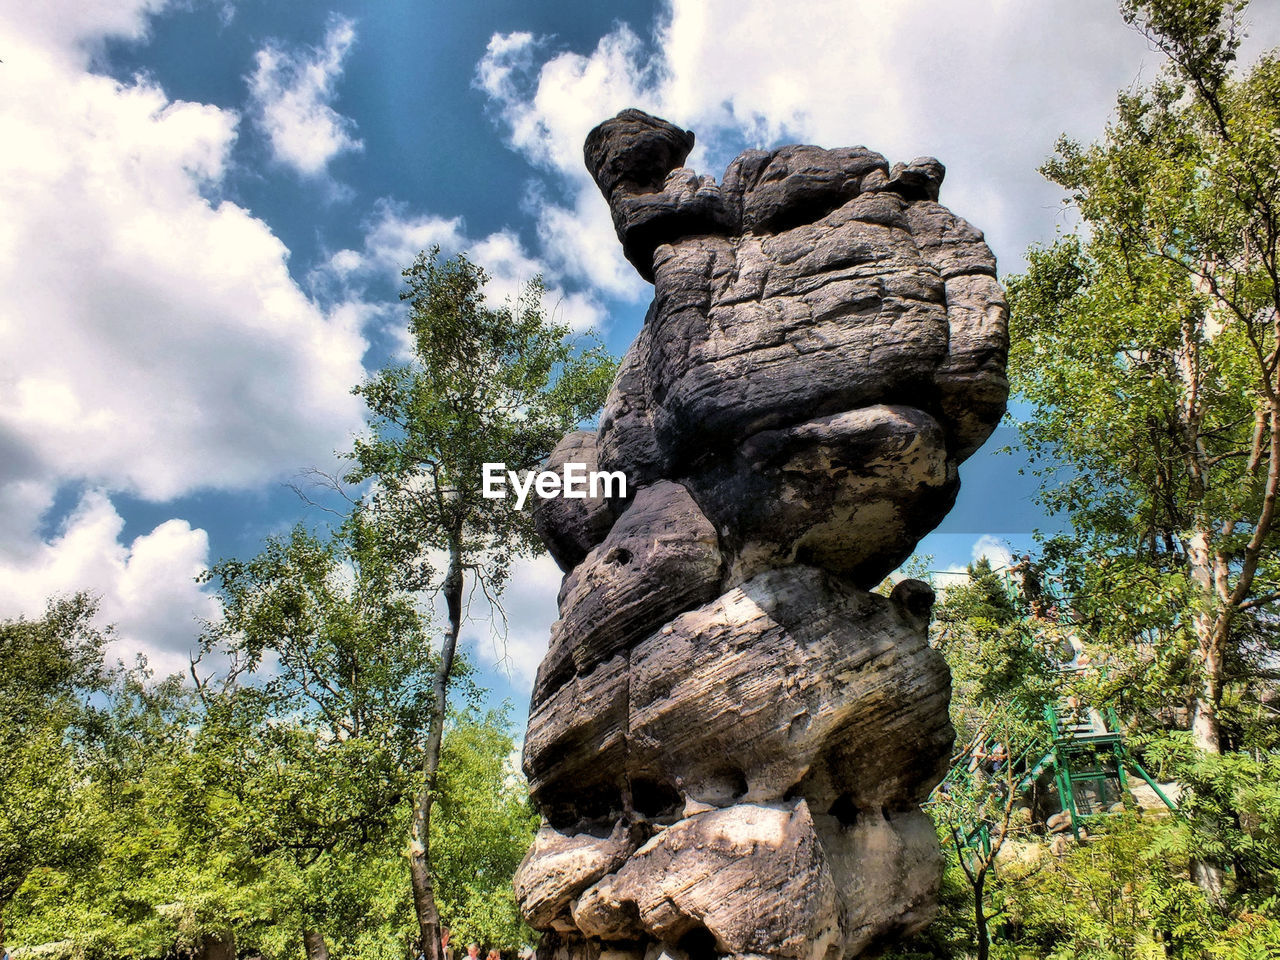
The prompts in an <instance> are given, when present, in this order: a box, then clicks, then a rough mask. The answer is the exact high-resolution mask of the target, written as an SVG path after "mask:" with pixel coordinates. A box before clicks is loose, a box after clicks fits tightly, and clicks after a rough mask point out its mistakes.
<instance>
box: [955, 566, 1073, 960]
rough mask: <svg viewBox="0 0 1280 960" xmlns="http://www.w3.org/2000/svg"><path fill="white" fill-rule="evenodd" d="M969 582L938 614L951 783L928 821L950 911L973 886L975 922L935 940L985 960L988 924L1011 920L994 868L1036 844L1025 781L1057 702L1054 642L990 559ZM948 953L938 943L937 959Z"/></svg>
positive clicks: (972, 570)
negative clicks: (1012, 852) (952, 744)
mask: <svg viewBox="0 0 1280 960" xmlns="http://www.w3.org/2000/svg"><path fill="white" fill-rule="evenodd" d="M967 573H968V576H967V579H966V580H965V582H963V583H961V584H957V585H953V586H950V587H948V588H947V589H946V590H945V592H944V594H943V599H942V602H941V603H939V604H938V605H937V607H936V608H935V609H934V621H933V642H934V644H935V646H936V647H937V648H938V649H939V650H940V651H941V652H942V654H943V656H944V657H946V659H947V664H948V666H950V668H951V678H952V697H951V722H952V725H953V726H954V727H955V728H956V752H955V756H954V758H953V774H952V775H951V776H949V777H948V778H947V780H946V781H945V782H944V784H943V785H942V787H941V788H940V789H939V790H937V791H935V794H934V797H933V798H932V800H931V803H930V813H931V814H932V816H933V818H934V821H935V823H936V824H937V825H938V827H939V833H940V835H941V837H942V839H943V845H944V848H945V849H946V850H947V855H948V858H949V871H948V876H949V886H948V889H951V890H952V895H951V896H950V898H949V901H948V902H949V904H950V906H951V907H952V908H953V909H954V908H957V907H959V906H960V899H961V898H958V897H957V896H956V895H955V893H954V891H955V889H956V888H957V887H958V886H959V885H960V884H961V883H962V882H964V881H967V885H968V888H969V896H968V897H967V898H963V900H964V901H967V902H966V903H965V904H964V906H965V909H967V910H968V911H969V914H970V917H971V920H970V922H957V919H956V918H955V917H954V915H953V917H952V919H951V921H950V922H949V923H944V924H943V925H942V926H941V927H940V928H939V930H938V931H937V932H935V933H933V934H931V935H930V936H932V937H935V938H936V937H938V936H940V935H942V936H946V935H948V933H949V936H950V938H951V939H950V944H949V945H950V946H951V947H953V948H954V947H955V945H956V943H955V940H954V938H955V937H956V936H957V935H961V936H967V937H968V938H969V939H968V942H969V943H971V944H972V945H973V946H974V949H975V951H976V952H975V955H976V956H977V957H978V958H979V960H986V958H987V957H988V956H989V953H990V948H991V932H990V921H991V919H992V917H993V916H994V917H999V916H1001V915H1002V914H1003V913H1004V907H1003V904H1002V901H1003V888H1002V884H1000V883H999V882H997V880H996V876H995V874H996V869H995V868H996V862H997V859H998V858H999V857H1000V856H1001V853H1002V851H1004V850H1005V847H1006V844H1007V843H1009V842H1011V841H1015V840H1018V839H1020V838H1024V837H1026V836H1027V835H1028V832H1029V830H1030V828H1031V827H1032V824H1031V811H1030V809H1029V808H1028V807H1027V799H1026V797H1025V795H1024V791H1023V790H1022V789H1020V786H1021V781H1022V779H1023V776H1024V774H1025V773H1026V770H1027V768H1028V766H1029V765H1032V764H1034V763H1035V762H1036V761H1037V760H1038V759H1039V757H1040V755H1041V753H1043V751H1044V749H1045V745H1046V744H1045V737H1044V729H1043V722H1042V719H1041V714H1042V710H1043V707H1044V704H1045V702H1046V700H1048V699H1051V698H1052V696H1053V693H1054V678H1053V670H1052V661H1051V659H1050V656H1049V655H1048V653H1047V652H1046V649H1045V647H1046V643H1045V639H1044V637H1043V636H1041V635H1040V634H1039V633H1038V631H1037V627H1038V626H1040V625H1041V624H1040V622H1039V621H1033V620H1030V619H1029V618H1028V617H1027V616H1026V611H1025V609H1024V605H1023V603H1022V601H1021V598H1020V597H1019V596H1018V595H1017V593H1016V592H1015V591H1014V590H1013V589H1012V583H1010V582H1007V581H1006V580H1005V579H1003V578H1002V577H1001V576H1000V575H999V574H997V573H996V572H995V571H994V570H992V568H991V564H990V561H989V560H987V559H986V558H985V557H983V558H981V559H979V560H978V561H977V562H975V563H974V564H971V565H970V566H969V568H968V571H967ZM947 945H948V943H947V941H945V940H944V941H943V942H941V943H934V944H933V947H934V949H935V950H940V949H943V948H945V947H946V946H947Z"/></svg>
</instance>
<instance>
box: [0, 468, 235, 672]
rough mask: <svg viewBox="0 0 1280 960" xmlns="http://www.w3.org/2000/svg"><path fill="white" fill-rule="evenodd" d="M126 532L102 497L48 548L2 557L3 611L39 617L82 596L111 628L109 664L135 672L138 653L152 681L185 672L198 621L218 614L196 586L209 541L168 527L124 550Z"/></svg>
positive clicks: (172, 523)
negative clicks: (52, 604) (50, 601)
mask: <svg viewBox="0 0 1280 960" xmlns="http://www.w3.org/2000/svg"><path fill="white" fill-rule="evenodd" d="M123 532H124V520H123V519H121V517H120V514H119V513H117V512H116V509H115V507H114V506H112V504H111V501H110V500H109V499H108V497H107V496H106V494H104V493H103V492H102V491H90V492H89V493H87V494H85V495H84V497H83V498H82V499H81V501H80V503H79V505H78V506H77V507H76V508H75V509H74V510H72V512H71V513H70V514H69V515H68V516H67V518H66V519H65V521H64V522H63V524H62V527H61V529H60V530H59V532H58V533H57V534H56V535H55V536H54V537H53V538H52V539H50V540H49V541H48V542H45V543H39V544H38V545H36V546H35V548H34V549H29V550H25V551H23V553H22V555H20V556H18V557H13V556H10V555H9V554H8V553H7V552H0V610H3V611H4V615H5V616H7V617H12V616H17V615H24V616H27V617H38V616H39V615H40V614H41V612H42V611H43V609H44V605H45V600H46V598H50V597H55V596H67V595H70V594H72V593H76V592H79V591H87V592H89V593H91V594H93V595H94V596H96V597H98V598H99V600H100V606H99V609H98V622H99V624H100V625H102V626H106V625H107V624H113V625H114V626H115V627H116V637H115V639H114V641H113V642H112V644H111V647H110V648H109V649H108V655H109V657H110V658H118V659H121V660H124V661H125V662H126V663H129V664H132V662H133V659H134V655H135V654H137V653H141V654H143V655H144V656H145V657H146V658H147V660H148V662H149V664H150V665H151V667H152V668H153V669H154V670H155V671H156V673H157V675H160V676H164V675H167V674H169V673H175V672H181V671H185V670H186V669H187V667H188V665H189V659H188V657H189V654H190V652H191V651H192V649H193V648H194V646H195V643H196V639H197V635H198V632H199V624H198V623H197V618H203V619H207V620H212V619H214V618H215V617H216V616H217V612H218V605H217V601H216V600H215V599H214V598H213V597H212V596H211V595H210V594H208V593H207V592H205V591H204V590H203V589H202V588H201V587H200V586H199V585H198V584H197V583H196V577H197V576H198V575H199V574H200V573H201V571H203V570H204V569H205V568H206V567H208V565H209V538H208V536H207V534H206V533H205V531H203V530H199V529H193V528H192V527H191V526H190V524H188V523H187V522H186V521H185V520H167V521H165V522H164V523H162V524H160V525H159V526H157V527H155V528H154V529H153V530H151V531H150V532H149V533H145V534H142V535H141V536H137V537H134V538H133V539H132V540H131V541H130V542H128V543H124V542H122V541H121V535H122V534H123Z"/></svg>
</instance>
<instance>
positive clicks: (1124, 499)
mask: <svg viewBox="0 0 1280 960" xmlns="http://www.w3.org/2000/svg"><path fill="white" fill-rule="evenodd" d="M1242 8H1243V4H1240V3H1235V2H1228V0H1125V2H1124V3H1123V4H1122V11H1123V13H1124V15H1125V17H1126V19H1128V20H1129V22H1130V23H1132V24H1133V25H1135V26H1136V27H1137V28H1138V29H1140V30H1141V31H1142V32H1144V33H1145V34H1146V35H1147V36H1148V38H1150V39H1151V40H1152V41H1153V42H1154V43H1155V44H1156V45H1157V46H1158V47H1159V48H1160V49H1162V50H1163V51H1164V52H1165V53H1166V54H1167V56H1168V67H1167V69H1166V71H1165V73H1164V75H1163V76H1162V78H1161V79H1160V80H1159V81H1158V82H1157V83H1156V84H1154V85H1153V86H1151V87H1150V88H1148V89H1142V90H1137V91H1135V92H1131V93H1126V94H1124V95H1122V96H1121V97H1120V100H1119V105H1118V109H1117V114H1116V118H1115V120H1114V121H1113V122H1112V124H1111V125H1110V126H1109V127H1108V128H1107V132H1106V135H1105V136H1104V137H1103V138H1102V139H1101V140H1100V141H1099V142H1097V143H1095V144H1093V145H1091V146H1087V147H1085V146H1081V145H1079V144H1076V143H1073V142H1071V141H1067V140H1063V141H1061V142H1060V143H1059V145H1058V155H1057V156H1056V157H1055V158H1054V159H1052V160H1051V161H1050V162H1049V163H1048V164H1047V165H1046V166H1045V168H1044V172H1045V174H1046V175H1047V176H1048V177H1049V178H1050V179H1052V180H1054V181H1055V182H1057V183H1059V184H1061V185H1062V186H1063V187H1065V188H1066V189H1067V190H1068V191H1069V192H1070V196H1071V201H1072V203H1073V205H1074V206H1075V207H1076V209H1077V210H1078V211H1079V214H1080V216H1081V219H1082V221H1083V228H1082V229H1081V230H1080V231H1079V232H1078V233H1077V234H1076V235H1073V236H1069V237H1066V238H1064V239H1062V240H1060V241H1059V242H1058V243H1056V244H1055V245H1054V246H1052V247H1049V248H1047V249H1040V250H1035V251H1032V253H1031V255H1030V268H1029V270H1028V271H1027V273H1026V274H1025V275H1023V276H1022V277H1017V278H1013V279H1012V280H1011V281H1010V283H1009V290H1010V299H1011V305H1012V307H1013V314H1012V316H1013V319H1012V321H1011V336H1012V338H1013V342H1014V349H1013V351H1012V354H1011V358H1010V363H1011V373H1012V383H1013V386H1014V389H1015V390H1016V391H1018V392H1019V393H1020V394H1021V395H1022V396H1023V397H1025V398H1026V399H1027V400H1028V401H1029V402H1030V403H1031V405H1032V407H1033V414H1032V416H1031V417H1030V418H1029V419H1028V420H1027V422H1026V423H1025V424H1024V426H1023V435H1024V438H1025V441H1026V443H1027V446H1028V447H1029V449H1030V450H1031V452H1032V453H1033V455H1035V456H1038V457H1040V458H1041V459H1042V460H1043V461H1044V462H1046V463H1047V464H1048V465H1049V466H1048V469H1047V471H1046V472H1048V473H1050V474H1051V473H1052V471H1053V468H1054V465H1055V464H1057V463H1062V462H1065V463H1066V464H1068V465H1069V466H1070V468H1071V472H1070V476H1068V477H1060V478H1058V480H1057V482H1056V485H1052V484H1051V485H1047V486H1046V488H1045V493H1044V502H1045V503H1046V504H1047V505H1048V506H1049V507H1050V508H1051V509H1053V510H1058V511H1064V512H1065V513H1066V514H1067V515H1068V516H1069V518H1070V520H1071V523H1072V533H1071V535H1069V536H1064V537H1060V538H1057V539H1056V540H1054V541H1052V542H1050V543H1049V544H1047V546H1046V558H1047V559H1048V560H1049V562H1050V563H1051V565H1053V566H1054V567H1056V569H1057V571H1058V572H1059V573H1060V574H1061V576H1062V579H1063V582H1064V584H1065V588H1066V590H1067V592H1068V593H1069V594H1070V596H1071V603H1072V609H1073V613H1074V615H1075V619H1076V621H1077V623H1078V624H1079V625H1080V627H1081V628H1082V629H1084V630H1087V632H1088V633H1089V634H1090V635H1091V637H1092V638H1093V639H1094V641H1095V642H1096V643H1097V644H1098V646H1099V649H1100V650H1101V651H1102V652H1103V654H1104V657H1105V660H1106V663H1107V670H1106V673H1105V674H1100V675H1099V676H1098V677H1097V679H1098V681H1099V690H1098V693H1099V695H1101V696H1104V697H1107V698H1108V699H1114V700H1116V701H1117V702H1119V703H1120V705H1121V707H1122V709H1123V710H1124V712H1125V713H1126V714H1127V715H1129V716H1131V717H1133V718H1134V721H1135V725H1136V726H1137V728H1139V729H1144V730H1146V731H1149V732H1150V731H1159V730H1163V729H1169V728H1175V727H1189V728H1190V731H1191V733H1192V736H1193V738H1194V742H1195V744H1196V745H1197V746H1198V748H1199V749H1200V750H1201V751H1203V752H1207V753H1210V754H1219V753H1222V752H1224V751H1227V752H1229V751H1232V750H1241V749H1253V750H1259V749H1264V750H1274V749H1275V747H1276V739H1275V734H1274V732H1273V728H1274V725H1273V724H1271V723H1266V724H1261V725H1260V724H1259V723H1258V717H1259V716H1260V715H1261V714H1262V713H1263V712H1266V711H1269V710H1270V707H1268V706H1267V701H1268V699H1269V697H1270V691H1273V690H1274V688H1275V679H1276V673H1275V667H1274V664H1275V654H1276V651H1277V650H1278V649H1280V634H1278V633H1277V630H1276V622H1275V616H1274V604H1275V603H1276V601H1277V600H1280V562H1278V561H1277V554H1276V547H1277V545H1278V544H1280V537H1278V533H1277V529H1276V509H1277V500H1278V499H1280V336H1277V331H1278V330H1280V140H1277V138H1276V135H1275V131H1276V129H1280V60H1277V58H1276V56H1275V55H1274V54H1269V55H1267V56H1264V57H1263V58H1262V59H1260V60H1259V61H1258V62H1257V63H1256V64H1254V65H1253V66H1252V67H1251V68H1250V69H1248V70H1247V71H1243V72H1234V70H1233V68H1234V60H1235V55H1236V50H1237V48H1238V45H1239V39H1240V38H1239V30H1238V18H1239V14H1240V12H1241V10H1242ZM1264 728H1266V729H1264ZM1207 763H1210V764H1211V762H1208V761H1207ZM1204 766H1205V764H1190V765H1188V766H1187V767H1186V769H1185V770H1183V771H1181V772H1180V773H1179V775H1180V776H1184V777H1185V778H1189V779H1190V778H1194V777H1195V776H1197V771H1198V770H1200V769H1203V768H1204ZM1193 795H1195V794H1194V791H1193ZM1202 812H1204V813H1205V814H1206V819H1204V820H1203V822H1202V830H1203V833H1204V838H1205V840H1206V843H1204V844H1203V845H1202V846H1201V849H1202V850H1205V851H1208V850H1211V849H1213V848H1215V847H1216V848H1220V849H1224V848H1227V847H1230V846H1232V845H1233V842H1232V841H1228V840H1227V839H1225V838H1226V837H1227V836H1228V835H1232V834H1234V835H1236V836H1237V837H1238V838H1239V837H1240V836H1241V834H1240V830H1239V822H1238V818H1237V817H1235V816H1234V814H1232V813H1231V812H1230V811H1229V810H1227V809H1222V810H1220V812H1219V815H1218V816H1217V817H1216V818H1208V814H1207V808H1205V809H1203V810H1202ZM1245 832H1246V833H1247V832H1248V831H1247V830H1246V831H1245ZM1196 872H1197V879H1198V881H1199V882H1200V883H1201V885H1202V886H1203V887H1204V888H1205V889H1206V890H1207V891H1209V892H1210V894H1211V895H1212V896H1213V897H1214V898H1215V901H1216V902H1218V903H1219V905H1223V903H1222V896H1223V892H1222V886H1223V884H1224V882H1225V880H1226V877H1225V874H1224V872H1223V870H1222V869H1221V865H1220V864H1218V863H1216V862H1211V861H1203V862H1201V861H1199V860H1198V863H1197V866H1196ZM1242 881H1243V885H1242ZM1236 886H1237V890H1238V892H1241V893H1244V892H1245V891H1246V887H1247V880H1246V878H1245V877H1243V876H1241V875H1237V883H1236Z"/></svg>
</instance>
